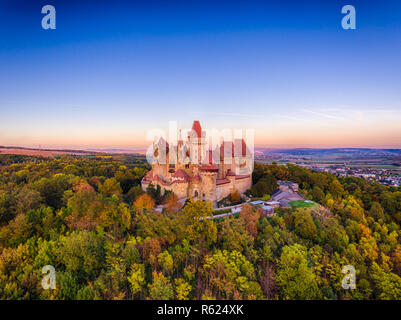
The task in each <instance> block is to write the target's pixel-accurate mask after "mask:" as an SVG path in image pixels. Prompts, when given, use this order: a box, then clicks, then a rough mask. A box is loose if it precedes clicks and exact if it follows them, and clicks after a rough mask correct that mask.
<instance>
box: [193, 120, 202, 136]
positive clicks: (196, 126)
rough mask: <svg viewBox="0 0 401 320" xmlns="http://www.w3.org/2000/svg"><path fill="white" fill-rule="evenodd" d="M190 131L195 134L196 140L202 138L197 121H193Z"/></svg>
mask: <svg viewBox="0 0 401 320" xmlns="http://www.w3.org/2000/svg"><path fill="white" fill-rule="evenodd" d="M192 130H193V131H195V132H196V135H197V136H198V138H202V128H201V125H200V123H199V120H195V121H194V123H193V125H192Z"/></svg>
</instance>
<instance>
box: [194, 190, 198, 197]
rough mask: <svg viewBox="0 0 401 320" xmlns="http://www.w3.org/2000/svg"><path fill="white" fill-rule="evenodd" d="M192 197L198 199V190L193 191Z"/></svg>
mask: <svg viewBox="0 0 401 320" xmlns="http://www.w3.org/2000/svg"><path fill="white" fill-rule="evenodd" d="M194 196H195V198H197V197H199V193H198V190H195V193H194Z"/></svg>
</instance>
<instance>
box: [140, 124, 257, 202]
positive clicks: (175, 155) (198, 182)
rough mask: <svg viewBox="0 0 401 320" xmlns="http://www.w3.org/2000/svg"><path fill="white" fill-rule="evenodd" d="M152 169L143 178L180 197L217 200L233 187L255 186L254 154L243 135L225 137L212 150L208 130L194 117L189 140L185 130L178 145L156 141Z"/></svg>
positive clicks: (228, 192) (241, 189)
mask: <svg viewBox="0 0 401 320" xmlns="http://www.w3.org/2000/svg"><path fill="white" fill-rule="evenodd" d="M152 158H153V163H152V170H150V171H149V172H148V173H147V175H146V176H145V177H144V178H143V179H142V189H143V190H146V189H147V188H148V186H149V185H150V184H153V185H154V186H155V187H156V186H157V185H159V186H160V188H161V190H162V192H163V193H164V191H165V190H171V191H173V192H174V194H176V195H177V197H178V198H179V199H187V198H189V199H193V200H204V201H211V202H213V203H214V204H216V202H218V201H220V200H221V199H223V198H225V197H227V196H228V195H229V194H230V193H231V192H232V191H235V190H237V191H238V192H239V193H244V192H245V191H246V190H247V189H249V188H251V186H252V170H253V155H252V154H251V152H250V150H249V149H248V147H247V145H246V143H245V141H244V140H243V139H235V140H234V141H222V142H221V143H220V145H219V146H216V147H215V148H214V149H213V150H210V148H208V146H207V139H206V132H205V131H204V130H202V128H201V125H200V123H199V121H194V123H193V125H192V130H191V131H190V132H189V133H188V137H187V140H185V141H184V140H183V139H182V137H181V132H180V133H179V136H178V138H177V143H176V144H175V145H170V144H169V143H168V142H167V141H165V140H164V139H163V138H160V139H159V140H158V141H155V143H154V144H153V157H152Z"/></svg>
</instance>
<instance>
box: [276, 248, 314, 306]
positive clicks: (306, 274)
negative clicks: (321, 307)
mask: <svg viewBox="0 0 401 320" xmlns="http://www.w3.org/2000/svg"><path fill="white" fill-rule="evenodd" d="M277 282H278V284H279V286H280V288H281V293H280V295H281V297H282V298H283V299H295V300H299V299H301V300H312V299H319V298H320V297H321V295H320V291H319V288H318V285H317V281H316V276H315V274H314V273H313V270H312V268H310V267H309V266H308V259H307V251H306V248H305V247H303V246H301V245H299V244H294V245H292V246H285V247H284V248H283V251H282V254H281V257H280V261H279V264H278V271H277Z"/></svg>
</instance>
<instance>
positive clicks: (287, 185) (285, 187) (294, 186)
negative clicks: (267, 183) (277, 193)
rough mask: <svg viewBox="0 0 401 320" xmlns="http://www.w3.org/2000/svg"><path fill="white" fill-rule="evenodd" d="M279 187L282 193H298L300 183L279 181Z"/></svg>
mask: <svg viewBox="0 0 401 320" xmlns="http://www.w3.org/2000/svg"><path fill="white" fill-rule="evenodd" d="M277 184H278V187H279V189H280V190H282V191H289V190H291V191H293V192H298V183H295V182H291V181H282V180H279V181H277Z"/></svg>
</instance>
